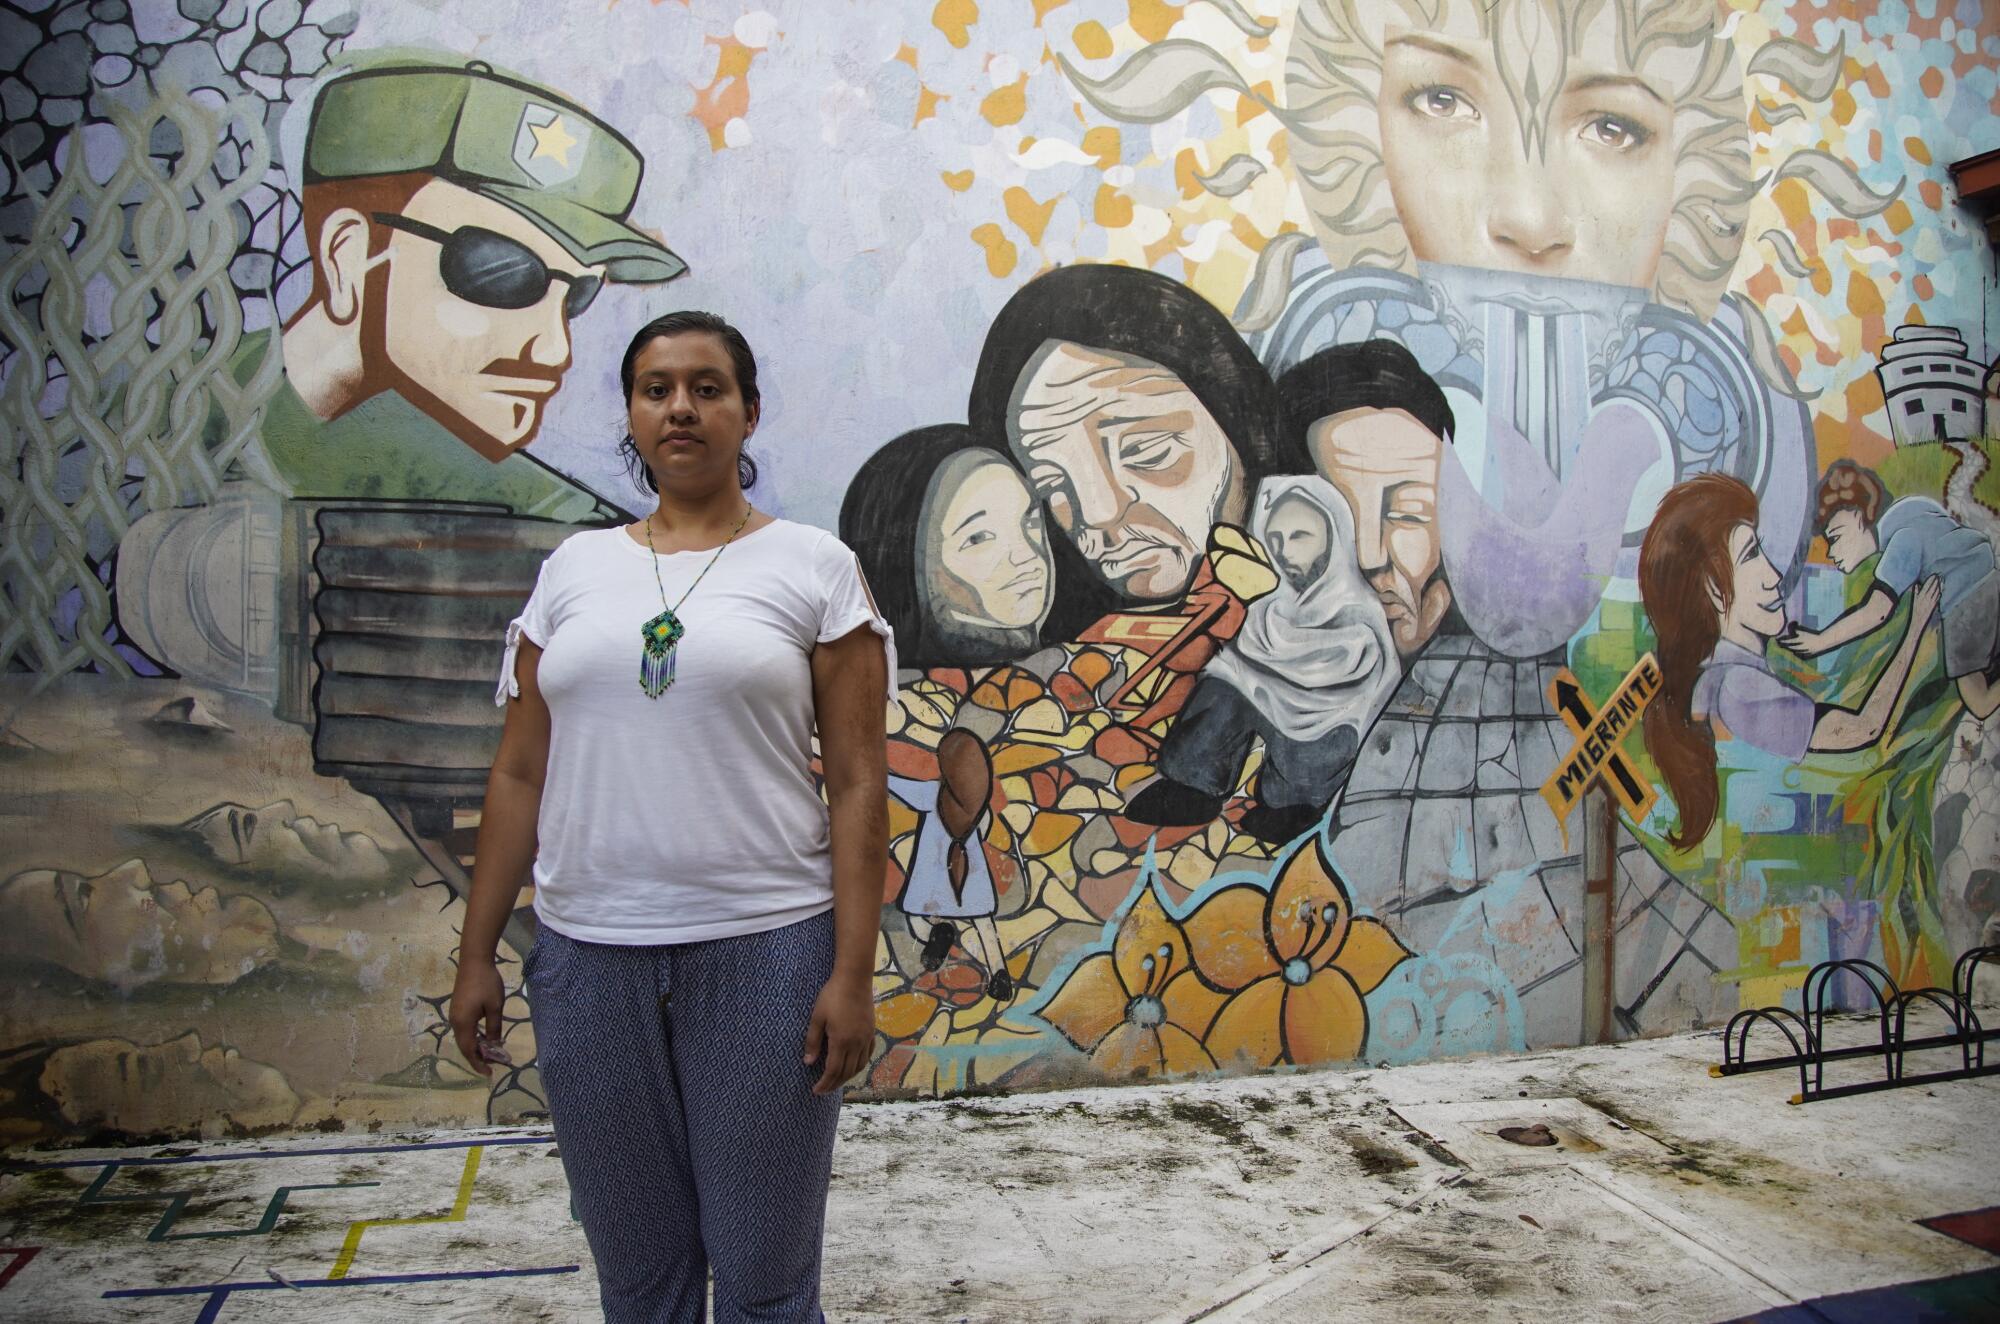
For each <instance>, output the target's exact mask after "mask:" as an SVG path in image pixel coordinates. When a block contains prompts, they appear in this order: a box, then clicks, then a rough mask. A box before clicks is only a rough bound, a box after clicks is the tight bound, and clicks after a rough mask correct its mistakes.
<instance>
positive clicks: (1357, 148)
mask: <svg viewBox="0 0 2000 1324" xmlns="http://www.w3.org/2000/svg"><path fill="white" fill-rule="evenodd" d="M1364 8H1365V9H1366V10H1367V11H1368V13H1369V15H1370V16H1369V17H1364V16H1363V14H1362V12H1361V11H1362V10H1363V9H1364ZM1455 12H1469V13H1473V14H1474V16H1475V20H1476V22H1477V24H1478V29H1479V38H1480V40H1481V41H1482V42H1485V43H1490V45H1491V47H1492V50H1493V55H1494V64H1495V67H1496V68H1497V69H1498V70H1499V71H1500V76H1501V80H1502V82H1503V83H1504V85H1505V87H1506V90H1507V95H1508V97H1509V99H1510V100H1512V102H1513V104H1514V110H1515V116H1516V119H1517V121H1518V122H1519V123H1520V124H1521V125H1522V126H1523V134H1524V136H1525V137H1526V138H1527V139H1528V140H1529V141H1528V142H1527V143H1526V144H1524V145H1525V146H1527V147H1528V148H1529V150H1531V151H1536V150H1540V140H1542V139H1545V138H1546V136H1547V133H1548V120H1549V116H1550V113H1551V111H1552V110H1553V105H1554V99H1555V95H1556V93H1558V92H1559V91H1560V90H1561V89H1562V86H1563V83H1564V79H1565V66H1566V65H1567V64H1568V62H1569V60H1570V58H1571V56H1572V55H1573V54H1574V52H1575V51H1576V50H1577V48H1578V47H1579V46H1580V45H1581V44H1582V36H1583V32H1584V30H1585V29H1586V28H1588V27H1590V26H1592V25H1593V24H1594V23H1595V22H1597V21H1598V20H1599V19H1600V18H1602V17H1603V16H1604V15H1606V14H1609V15H1611V16H1612V17H1613V18H1614V19H1615V21H1616V23H1617V58H1618V63H1619V65H1620V66H1621V72H1626V73H1635V74H1637V73H1643V74H1648V75H1651V76H1652V78H1653V79H1654V80H1655V81H1658V82H1661V83H1664V84H1665V86H1666V88H1667V90H1668V92H1669V99H1670V101H1671V103H1672V105H1673V124H1674V140H1675V142H1676V143H1678V144H1679V152H1678V154H1677V156H1676V158H1675V162H1674V209H1673V214H1672V218H1671V220H1670V221H1669V223H1668V228H1667V236H1666V249H1665V253H1664V255H1663V256H1662V258H1661V262H1660V267H1659V272H1658V274H1657V276H1656V277H1655V279H1654V285H1653V291H1652V293H1653V298H1654V300H1655V301H1656V302H1659V303H1664V304H1668V305H1671V306H1673V307H1676V308H1681V309H1684V310H1686V311H1688V312H1692V313H1694V314H1696V315H1697V316H1700V317H1704V318H1706V317H1708V316H1710V315H1711V314H1713V313H1714V311H1715V306H1716V303H1717V302H1718V301H1719V300H1720V299H1721V298H1722V293H1723V290H1724V288H1725V287H1726V286H1727V285H1728V283H1729V273H1730V270H1731V269H1732V268H1733V267H1734V266H1735V265H1736V255H1737V253H1738V252H1739V251H1740V250H1741V249H1742V246H1743V224H1744V220H1745V218H1746V217H1747V215H1748V214H1749V210H1750V199H1751V198H1752V197H1753V196H1755V193H1756V185H1755V181H1754V180H1753V179H1752V178H1751V173H1750V144H1749V132H1748V130H1747V129H1746V127H1745V125H1744V115H1743V112H1744V102H1743V74H1742V71H1741V70H1740V69H1739V68H1738V66H1737V61H1736V58H1735V51H1734V48H1733V47H1731V45H1730V44H1729V42H1728V41H1726V40H1722V39H1720V38H1718V37H1717V36H1716V31H1715V4H1714V0H1654V2H1652V3H1648V2H1647V0H1515V2H1513V3H1501V4H1496V5H1492V6H1490V7H1481V6H1474V5H1469V4H1467V3H1466V0H1383V2H1382V3H1365V4H1364V2H1363V0H1304V3H1302V4H1301V5H1300V7H1299V14H1298V29H1297V31H1296V33H1295V34H1294V36H1293V39H1292V46H1291V52H1290V55H1289V57H1288V58H1287V60H1286V62H1285V100H1286V110H1287V112H1288V113H1289V115H1290V116H1291V119H1292V120H1293V121H1294V123H1293V124H1292V126H1291V133H1292V137H1293V142H1294V149H1293V150H1294V153H1295V155H1296V158H1297V161H1298V174H1299V179H1300V182H1301V184H1302V186H1303V187H1304V189H1305V193H1306V200H1307V204H1308V206H1309V207H1310V209H1311V211H1312V216H1313V222H1314V225H1315V228H1316V229H1317V230H1318V231H1319V234H1320V239H1321V242H1322V243H1323V244H1324V245H1325V246H1326V250H1327V256H1328V257H1329V258H1331V259H1332V260H1333V263H1334V265H1335V266H1336V267H1351V266H1387V267H1396V268H1400V269H1403V270H1411V269H1413V262H1412V254H1411V251H1410V242H1409V238H1408V236H1407V235H1406V234H1405V233H1404V231H1403V226H1402V223H1401V221H1400V219H1399V218H1398V217H1397V214H1396V206H1395V203H1394V201H1393V200H1392V199H1391V198H1390V196H1389V182H1388V172H1387V171H1386V169H1385V168H1384V165H1383V161H1382V147H1381V136H1380V133H1379V131H1377V130H1376V122H1377V109H1376V108H1377V103H1378V100H1379V98H1380V95H1381V90H1382V33H1383V31H1384V29H1385V28H1387V27H1391V26H1398V25H1401V26H1408V27H1410V28H1414V29H1417V30H1434V29H1437V28H1438V27H1440V26H1441V25H1442V24H1443V23H1444V22H1445V21H1446V20H1447V19H1448V18H1449V17H1450V16H1452V15H1453V14H1454V13H1455ZM1676 54H1680V55H1682V58H1680V59H1673V58H1670V57H1672V56H1673V55H1676ZM1689 56H1692V57H1693V58H1687V57H1689Z"/></svg>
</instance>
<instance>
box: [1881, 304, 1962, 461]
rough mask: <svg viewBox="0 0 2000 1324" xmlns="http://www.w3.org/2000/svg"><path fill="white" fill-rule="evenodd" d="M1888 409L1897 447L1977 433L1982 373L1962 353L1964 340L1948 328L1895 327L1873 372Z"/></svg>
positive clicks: (1955, 439)
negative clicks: (1880, 384) (1878, 379)
mask: <svg viewBox="0 0 2000 1324" xmlns="http://www.w3.org/2000/svg"><path fill="white" fill-rule="evenodd" d="M1875 375H1876V376H1877V377H1879V378H1881V379H1882V398H1883V399H1884V400H1886V401H1887V402H1888V405H1889V430H1890V433H1891V435H1893V436H1894V437H1895V439H1896V444H1897V445H1898V446H1914V445H1917V444H1918V443H1921V442H1927V441H1964V440H1967V439H1970V438H1973V437H1977V436H1979V435H1981V433H1982V431H1983V429H1984V424H1985V414H1986V400H1985V397H1984V396H1983V395H1982V394H1981V392H1980V382H1981V380H1982V378H1983V377H1984V375H1985V374H1984V373H1983V371H1982V370H1981V368H1980V365H1979V364H1977V363H1974V362H1973V361H1972V359H1971V358H1970V357H1968V356H1967V355H1966V352H1965V337H1964V336H1962V335H1960V334H1959V333H1958V332H1957V331H1955V330H1953V329H1952V328H1951V327H1948V326H1899V327H1897V328H1896V336H1895V338H1894V339H1893V340H1891V341H1890V342H1889V343H1888V344H1886V345H1884V346H1883V347H1882V362H1881V364H1880V365H1879V366H1878V367H1877V368H1876V369H1875Z"/></svg>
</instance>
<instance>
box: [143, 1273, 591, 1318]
mask: <svg viewBox="0 0 2000 1324" xmlns="http://www.w3.org/2000/svg"><path fill="white" fill-rule="evenodd" d="M581 1267H582V1266H580V1265H575V1264H561V1265H551V1266H550V1267H548V1268H545V1269H473V1270H467V1271H465V1272H460V1273H385V1274H377V1275H374V1276H371V1277H367V1278H305V1279H299V1280H296V1281H292V1282H284V1283H279V1282H269V1281H265V1282H258V1281H255V1280H252V1281H250V1282H243V1283H201V1284H195V1285H191V1286H187V1287H118V1288H113V1289H112V1290H111V1291H108V1292H106V1293H105V1294H104V1296H105V1298H106V1299H107V1300H108V1299H110V1298H113V1297H122V1298H126V1299H130V1298H133V1297H149V1296H204V1295H205V1296H207V1298H208V1300H207V1301H205V1302H204V1303H203V1304H202V1308H201V1313H200V1314H199V1315H196V1316H195V1317H194V1324H215V1321H216V1319H217V1318H219V1317H220V1316H221V1314H222V1307H223V1305H224V1303H226V1302H227V1301H228V1300H229V1298H230V1297H231V1296H232V1295H233V1294H235V1293H237V1292H289V1291H299V1292H310V1291H316V1290H320V1289H323V1288H329V1287H394V1286H397V1285H399V1284H402V1283H463V1282H472V1281H475V1280H478V1279H483V1278H546V1277H550V1276H552V1275H555V1274H563V1273H575V1272H577V1271H578V1270H579V1269H580V1268H581Z"/></svg>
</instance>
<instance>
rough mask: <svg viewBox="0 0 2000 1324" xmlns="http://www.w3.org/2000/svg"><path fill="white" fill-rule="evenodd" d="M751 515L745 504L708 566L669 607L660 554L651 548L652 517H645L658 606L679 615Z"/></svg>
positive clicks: (750, 510) (710, 558)
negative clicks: (678, 600)
mask: <svg viewBox="0 0 2000 1324" xmlns="http://www.w3.org/2000/svg"><path fill="white" fill-rule="evenodd" d="M753 513H754V507H752V506H750V505H749V504H748V503H745V505H744V507H743V518H742V519H740V520H737V521H736V527H735V528H733V529H731V530H730V531H729V536H728V537H727V538H724V539H723V540H722V546H720V547H718V548H716V549H715V555H714V556H711V557H709V558H708V564H707V565H705V566H703V567H702V568H701V573H700V574H698V575H696V576H695V577H694V583H692V584H689V585H688V588H687V592H685V593H683V594H681V600H680V602H676V603H674V604H673V605H672V606H670V607H668V606H667V585H666V581H664V580H663V579H661V578H660V553H659V551H658V550H657V549H656V548H655V547H654V546H653V517H652V516H651V515H650V514H649V515H647V516H646V550H647V551H649V552H651V553H652V554H653V583H654V585H655V586H656V587H657V588H658V589H659V590H660V605H661V606H662V607H666V608H667V611H668V612H669V613H671V614H672V615H674V616H679V615H680V614H681V604H682V603H685V602H686V601H687V600H688V599H689V598H691V597H693V596H694V591H695V590H696V589H698V588H700V587H701V581H702V580H704V579H706V578H708V572H709V571H710V570H712V569H714V568H715V563H716V562H717V561H720V560H721V559H722V554H723V553H724V552H726V551H728V550H729V544H730V543H733V542H735V541H736V535H737V534H739V533H741V532H743V526H744V525H745V524H748V523H749V522H750V516H751V515H752V514H753Z"/></svg>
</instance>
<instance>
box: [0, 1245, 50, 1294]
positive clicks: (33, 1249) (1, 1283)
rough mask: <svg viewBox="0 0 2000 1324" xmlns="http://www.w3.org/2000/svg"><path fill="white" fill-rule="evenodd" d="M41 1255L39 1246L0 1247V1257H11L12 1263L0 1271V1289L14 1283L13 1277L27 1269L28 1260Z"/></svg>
mask: <svg viewBox="0 0 2000 1324" xmlns="http://www.w3.org/2000/svg"><path fill="white" fill-rule="evenodd" d="M41 1253H42V1248H41V1247H40V1246H0V1255H12V1256H13V1257H14V1261H13V1263H11V1264H9V1265H8V1266H7V1267H6V1268H4V1269H0V1287H5V1286H6V1285H7V1284H8V1283H11V1282H13V1281H14V1275H15V1274H17V1273H19V1272H21V1270H22V1269H24V1268H25V1267H27V1263H28V1261H29V1260H32V1259H34V1258H35V1256H37V1255H40V1254H41Z"/></svg>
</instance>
